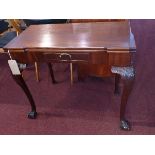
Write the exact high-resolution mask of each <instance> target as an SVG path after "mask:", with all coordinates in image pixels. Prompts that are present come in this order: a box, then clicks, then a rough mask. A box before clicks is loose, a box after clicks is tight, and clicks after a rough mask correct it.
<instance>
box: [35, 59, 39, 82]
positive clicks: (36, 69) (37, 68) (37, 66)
mask: <svg viewBox="0 0 155 155" xmlns="http://www.w3.org/2000/svg"><path fill="white" fill-rule="evenodd" d="M35 73H36V80H37V82H39V81H40V76H39V64H38V63H37V62H35Z"/></svg>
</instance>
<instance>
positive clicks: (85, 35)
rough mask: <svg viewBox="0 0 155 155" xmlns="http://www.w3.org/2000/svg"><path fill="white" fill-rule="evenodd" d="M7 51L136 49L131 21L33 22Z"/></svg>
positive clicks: (13, 41) (14, 40)
mask: <svg viewBox="0 0 155 155" xmlns="http://www.w3.org/2000/svg"><path fill="white" fill-rule="evenodd" d="M4 49H5V50H8V49H9V50H22V49H35V50H42V49H49V50H56V49H57V50H78V49H80V50H105V49H106V50H107V51H108V50H109V51H111V50H112V51H121V50H123V51H127V52H129V51H135V50H136V46H135V40H134V37H133V35H132V33H131V30H130V23H129V21H121V22H101V23H68V24H47V25H31V26H30V27H28V28H27V29H26V30H25V31H23V32H22V33H21V34H20V35H19V36H18V37H16V38H15V39H13V40H12V41H11V42H9V43H8V44H7V45H6V46H5V47H4Z"/></svg>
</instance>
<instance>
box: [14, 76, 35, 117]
mask: <svg viewBox="0 0 155 155" xmlns="http://www.w3.org/2000/svg"><path fill="white" fill-rule="evenodd" d="M12 76H13V79H14V80H15V82H16V83H17V84H18V85H19V86H20V87H21V88H22V89H23V91H24V93H25V94H26V96H27V98H28V100H29V102H30V104H31V112H29V114H28V118H30V119H35V118H36V117H37V112H36V106H35V103H34V100H33V97H32V95H31V93H30V91H29V89H28V87H27V85H26V83H25V81H24V79H23V77H22V75H12Z"/></svg>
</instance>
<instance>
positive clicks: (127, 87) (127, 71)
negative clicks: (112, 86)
mask: <svg viewBox="0 0 155 155" xmlns="http://www.w3.org/2000/svg"><path fill="white" fill-rule="evenodd" d="M111 71H112V73H115V74H118V75H120V76H121V78H122V80H123V93H122V98H121V105H120V128H121V129H123V130H130V129H131V127H130V123H129V122H128V121H127V120H126V119H125V110H126V104H127V101H128V97H129V95H130V93H131V90H132V86H133V82H134V77H135V72H134V68H133V67H112V69H111Z"/></svg>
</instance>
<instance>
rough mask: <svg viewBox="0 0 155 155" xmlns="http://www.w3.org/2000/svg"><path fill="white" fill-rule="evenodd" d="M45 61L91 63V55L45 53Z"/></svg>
mask: <svg viewBox="0 0 155 155" xmlns="http://www.w3.org/2000/svg"><path fill="white" fill-rule="evenodd" d="M43 55H44V60H45V61H56V62H76V61H86V62H88V61H89V53H79V52H78V53H44V54H43Z"/></svg>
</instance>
